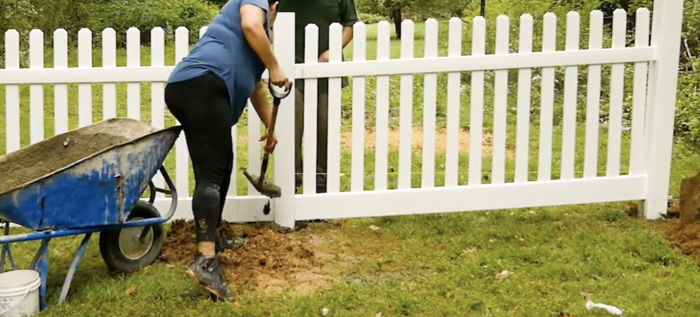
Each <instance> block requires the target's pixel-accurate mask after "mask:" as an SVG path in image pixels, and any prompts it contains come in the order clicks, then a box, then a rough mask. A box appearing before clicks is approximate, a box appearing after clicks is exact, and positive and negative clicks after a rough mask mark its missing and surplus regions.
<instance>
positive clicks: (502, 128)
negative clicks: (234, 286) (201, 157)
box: [0, 0, 683, 227]
mask: <svg viewBox="0 0 700 317" xmlns="http://www.w3.org/2000/svg"><path fill="white" fill-rule="evenodd" d="M682 6H683V1H681V0H666V1H656V3H655V6H654V13H655V14H654V15H655V17H654V20H653V27H652V28H651V29H652V32H651V41H649V29H650V23H651V20H650V12H649V10H647V9H639V10H638V11H637V14H636V34H635V41H634V42H635V44H634V47H626V33H627V30H626V24H627V23H626V22H627V20H626V19H627V14H626V12H624V11H623V10H618V11H616V12H615V13H614V18H613V20H614V22H613V30H612V47H611V48H603V30H604V27H603V15H602V13H601V12H599V11H594V12H592V13H591V14H590V26H589V29H590V33H589V34H588V39H589V40H588V42H589V45H588V49H580V48H579V42H580V36H581V35H580V34H579V33H580V32H579V28H580V18H581V17H580V16H579V14H577V13H575V12H571V13H569V14H568V15H567V16H566V49H565V50H564V51H558V50H556V46H555V44H556V38H555V36H556V34H557V32H556V30H557V17H556V16H555V15H554V14H551V13H549V14H546V15H545V16H544V17H543V21H542V22H543V25H544V26H543V30H544V31H543V34H542V38H543V43H542V51H541V52H533V49H532V48H533V21H534V19H533V17H532V16H530V15H523V16H522V17H521V18H520V21H519V24H520V25H519V32H520V33H519V40H518V51H517V52H513V51H511V43H509V37H510V28H511V27H510V23H511V21H510V20H509V18H508V17H505V16H501V17H499V18H498V19H497V22H496V31H495V34H496V41H495V54H486V40H485V38H486V34H487V32H486V26H487V24H486V21H485V20H484V19H483V18H481V17H476V18H474V19H473V21H472V22H471V28H472V52H471V55H469V56H462V40H463V39H462V32H463V31H462V30H463V21H461V20H460V19H457V18H454V19H452V20H450V21H449V37H448V40H449V42H448V44H447V46H448V48H447V51H448V53H447V55H448V56H441V57H439V56H438V22H437V21H435V20H429V21H427V22H426V23H425V54H424V57H423V58H413V53H414V36H413V32H414V25H413V23H412V22H410V21H404V30H403V32H404V33H403V37H402V41H401V58H400V59H390V36H389V34H390V27H389V24H388V23H387V22H382V23H379V25H378V31H377V59H376V60H366V52H367V45H366V43H367V41H366V28H367V26H365V25H364V24H362V23H358V24H356V25H355V26H354V39H353V56H352V61H345V62H341V32H342V28H341V26H340V25H338V24H335V25H332V26H331V29H330V62H329V63H317V56H318V54H317V51H318V48H317V46H316V43H317V40H316V39H317V36H318V28H317V27H316V26H315V25H309V26H307V27H306V36H307V40H306V43H307V47H306V52H307V53H306V63H304V64H296V65H295V64H294V55H293V54H294V53H293V52H294V38H295V34H294V30H295V28H294V15H293V14H288V13H281V14H279V16H278V17H277V21H276V23H275V24H276V25H275V36H274V38H275V42H274V51H275V54H276V56H277V58H278V61H279V63H280V65H281V66H282V68H283V69H284V71H285V72H286V73H287V75H288V77H289V78H290V79H294V78H296V79H304V80H305V82H306V87H308V88H307V90H306V91H307V92H306V98H305V113H304V116H305V118H306V122H315V120H316V119H315V118H316V107H315V105H316V98H315V97H313V96H315V90H316V88H315V82H316V79H317V78H324V77H330V78H331V79H330V84H329V85H330V91H329V118H330V119H329V121H330V122H329V130H330V131H329V135H328V140H329V141H328V144H329V147H328V162H329V163H328V164H329V165H328V193H327V194H315V193H314V192H313V189H314V188H315V184H314V182H315V174H314V173H313V171H315V165H316V162H315V157H316V155H315V152H316V148H315V146H312V145H314V144H315V143H316V140H315V139H316V137H315V135H316V134H315V126H313V125H311V124H306V130H305V133H304V140H305V141H304V144H305V146H304V150H303V151H304V157H305V160H304V170H305V171H309V172H307V173H305V175H304V180H303V182H304V186H303V187H304V192H303V193H301V194H297V195H295V193H294V161H293V157H294V146H293V140H294V119H293V118H294V98H295V96H294V92H292V94H291V95H290V97H289V98H287V99H285V100H283V102H282V106H281V109H280V113H279V119H278V126H277V128H276V131H277V133H276V134H277V137H278V141H279V143H278V146H277V149H276V151H275V154H274V156H273V157H274V171H273V173H274V182H275V183H276V184H277V185H279V186H280V187H281V188H282V191H283V195H282V197H281V198H278V199H274V200H273V202H272V212H271V213H270V214H269V215H263V213H262V212H261V210H262V208H263V206H264V205H265V204H266V203H267V202H268V200H267V198H265V197H261V196H260V195H259V194H257V193H256V192H255V190H254V189H253V188H250V187H249V188H248V195H246V196H236V192H237V188H236V187H237V185H238V182H237V181H236V180H235V179H236V177H234V181H232V184H231V189H230V191H229V199H228V203H227V205H226V208H225V214H224V217H225V219H227V220H230V221H275V222H277V223H279V224H281V225H284V226H288V227H292V226H293V225H294V222H295V221H296V220H308V219H333V218H348V217H375V216H388V215H406V214H427V213H443V212H459V211H477V210H494V209H507V208H524V207H538V206H555V205H568V204H586V203H602V202H613V201H627V200H645V204H644V210H645V215H646V217H647V218H649V219H654V218H658V217H659V216H660V214H662V213H665V209H666V198H667V195H668V187H669V175H670V162H671V147H672V130H673V118H674V106H673V105H674V104H675V93H674V92H675V91H676V80H677V75H678V74H677V64H678V48H679V41H680V32H681V19H682ZM203 31H204V29H203V30H202V31H200V35H201V34H202V33H201V32H203ZM175 33H176V34H175V38H176V40H175V60H176V61H179V60H181V59H182V58H183V57H185V56H186V55H187V53H188V49H189V43H188V30H187V29H185V28H179V29H177V31H176V32H175ZM151 34H152V46H151V66H147V67H146V66H141V61H140V57H141V55H140V54H141V52H140V50H141V47H140V46H139V43H140V42H139V31H138V30H136V29H130V30H128V31H127V39H128V43H127V50H126V51H127V66H126V67H117V66H116V60H117V58H116V57H117V54H116V52H117V50H116V46H115V38H116V32H115V31H114V30H112V29H107V30H104V32H103V33H102V54H103V56H102V61H103V62H102V63H103V65H102V67H92V60H93V56H92V49H93V45H92V34H91V32H90V31H89V30H82V31H80V32H79V35H78V67H77V68H68V62H67V61H68V53H67V52H68V45H67V42H68V41H67V38H68V36H67V33H66V32H65V31H64V30H57V31H56V32H55V33H54V55H53V58H54V67H53V68H44V60H43V59H44V51H43V48H44V46H43V43H44V39H43V34H42V33H41V32H40V31H33V32H31V33H30V38H29V44H30V50H29V68H28V69H25V68H20V49H19V47H20V46H19V43H20V39H19V34H18V33H17V32H16V31H13V30H11V31H8V32H7V33H6V34H5V45H6V52H5V54H6V69H3V70H0V85H6V86H5V111H6V116H5V120H6V139H7V140H6V147H7V152H11V151H15V150H18V149H19V148H20V133H21V131H22V130H26V129H29V130H30V142H31V143H35V142H38V141H40V140H42V139H44V138H45V135H44V115H45V109H44V101H45V100H44V96H43V93H44V90H43V87H42V85H44V84H54V85H55V86H54V119H55V123H54V126H55V133H62V132H65V131H66V130H67V129H68V122H69V116H71V115H73V116H74V115H76V114H75V113H69V103H68V100H69V98H68V97H69V96H68V88H67V84H79V88H78V98H77V100H78V101H77V104H78V108H77V117H78V123H79V126H84V125H88V124H91V123H92V122H94V121H96V120H101V119H106V118H111V117H114V116H116V115H117V104H116V100H117V89H116V86H115V83H119V82H126V83H128V84H127V101H126V105H127V116H128V117H132V118H137V119H140V118H141V107H142V105H141V96H140V93H141V92H140V88H139V83H141V82H149V83H152V84H151V85H152V87H151V104H150V113H151V122H150V123H151V124H152V125H154V126H156V127H164V126H165V122H166V120H165V118H166V110H165V106H164V102H163V85H164V84H163V82H164V81H165V80H166V79H167V78H168V75H169V74H170V72H171V71H172V69H173V67H172V66H164V65H165V60H164V55H165V54H164V52H165V45H164V36H165V34H164V32H163V30H162V29H160V28H157V29H154V30H153V31H152V33H151ZM625 63H632V64H634V67H633V71H634V75H633V83H632V86H633V89H632V94H631V95H632V104H633V106H632V113H631V128H630V129H631V130H630V133H629V134H630V139H631V141H630V142H631V149H630V158H629V159H630V160H629V173H628V174H626V175H623V174H621V171H620V170H621V168H620V161H621V151H622V150H621V148H622V141H621V140H622V135H623V134H624V132H623V126H622V117H623V94H624V93H625V92H624V84H625V82H624V79H625V76H624V75H625V65H624V64H625ZM604 64H612V67H611V68H612V71H611V76H610V82H609V83H601V68H602V67H601V65H604ZM584 65H588V66H587V67H588V70H587V72H588V80H587V84H586V87H587V91H586V94H587V101H586V103H585V105H582V104H578V100H577V96H578V95H579V82H578V69H579V66H584ZM555 67H566V71H565V84H564V90H563V104H562V105H561V107H563V113H564V114H563V124H562V125H561V127H555V126H554V125H553V111H554V107H555V102H554V101H555V98H554V94H555V92H554V91H555V90H554V85H555ZM537 68H541V78H540V81H541V98H540V101H541V102H540V105H539V106H540V123H539V151H538V158H537V166H538V168H537V179H536V180H529V179H528V173H529V170H528V165H529V164H530V162H529V160H530V155H529V154H530V151H531V149H530V148H529V146H530V144H529V142H530V141H529V140H530V130H531V124H530V107H531V91H532V81H533V76H532V73H533V69H537ZM509 69H517V72H518V77H517V82H518V84H517V91H509V85H508V70H509ZM488 71H495V81H494V84H493V86H494V103H493V132H492V147H493V153H492V158H491V159H492V164H491V165H492V169H491V171H490V175H491V182H490V184H482V178H481V177H482V174H483V173H482V172H484V171H482V158H483V155H484V154H483V153H482V144H483V142H482V140H483V137H484V133H483V132H482V131H483V129H484V99H485V96H484V95H485V89H484V86H485V84H484V83H485V73H486V72H488ZM462 72H471V85H470V88H469V96H470V106H468V109H467V106H462V105H463V103H462V100H461V98H462V92H463V90H464V89H467V88H464V87H462V85H461V81H460V79H461V76H463V75H462ZM438 73H447V74H448V75H447V85H446V90H447V98H446V109H447V110H446V128H445V134H446V144H445V149H446V150H445V164H444V174H445V180H444V186H438V187H435V179H436V172H435V171H436V150H435V148H436V115H437V110H436V109H437V93H438V89H439V88H438V84H437V82H438V81H437V80H438V76H437V74H438ZM414 74H425V75H424V83H423V87H424V91H423V96H424V99H423V102H422V107H423V122H422V128H423V140H422V155H421V157H422V162H420V163H421V175H422V176H421V186H420V188H412V186H411V185H412V184H411V173H412V169H411V166H412V164H413V162H412V154H413V149H412V147H411V144H412V139H411V138H412V131H413V130H412V125H413V118H412V112H413V107H414V106H415V105H414V100H413V90H414V83H413V79H414V77H413V75H414ZM390 75H400V95H399V96H390V90H389V88H390V77H389V76H390ZM647 75H648V76H647ZM265 76H266V75H265ZM340 76H349V77H352V79H351V80H352V110H351V112H352V114H351V116H352V117H351V121H352V126H351V130H352V132H351V154H349V157H350V161H351V163H350V164H351V167H350V170H351V171H350V186H349V187H350V190H349V191H347V192H341V190H340V189H341V185H340V184H341V177H343V176H342V175H341V156H342V152H341V95H342V92H341V88H340ZM367 76H377V77H376V90H374V91H367V90H366V89H365V80H366V78H367ZM94 83H99V84H103V88H102V93H103V98H102V113H103V117H102V118H93V117H92V114H93V106H92V103H93V100H92V90H91V89H92V86H91V84H94ZM20 84H30V85H31V86H30V102H29V117H30V118H29V121H30V124H29V127H24V126H20V124H19V122H20V121H21V120H20V116H21V114H20V110H21V109H20V88H19V86H18V85H20ZM601 84H609V85H610V98H609V99H610V101H609V123H608V126H607V135H608V142H607V150H606V151H607V162H606V167H607V169H606V174H605V176H599V175H598V173H597V169H598V154H599V153H598V150H599V145H598V144H599V140H598V139H599V133H600V131H601V130H602V129H601V128H604V126H601V125H600V123H599V110H600V107H601V104H600V94H601ZM368 94H374V95H375V96H376V105H375V108H376V113H375V114H374V115H375V116H376V126H375V127H370V126H366V125H365V121H366V118H367V116H366V115H367V114H366V111H365V106H366V104H365V97H366V95H368ZM513 95H515V96H517V111H516V112H517V114H515V117H516V121H517V124H516V128H515V130H516V144H515V159H514V160H515V176H514V181H513V182H509V181H506V179H507V177H506V163H507V161H508V159H507V155H506V153H507V152H506V140H507V130H506V128H507V120H506V118H507V114H508V109H507V107H508V100H507V99H508V98H509V97H510V96H513ZM390 98H398V99H399V112H400V116H399V119H398V121H399V122H398V124H399V133H398V138H399V146H398V185H397V188H395V189H393V188H389V187H390V186H388V174H389V172H388V171H389V170H390V166H389V160H388V157H389V155H390V150H389V147H388V141H389V120H390V117H389V108H390ZM577 108H578V109H581V108H582V109H583V111H585V118H586V119H585V145H584V147H585V149H584V153H585V155H584V156H585V157H584V158H583V160H584V164H583V174H582V177H576V173H575V161H576V159H577V157H576V131H577V122H576V114H577ZM462 111H469V151H468V153H469V156H468V175H469V176H468V181H466V184H461V183H460V182H459V180H458V175H459V174H460V173H463V172H465V169H467V168H465V167H464V166H461V165H462V164H461V163H460V162H459V156H460V154H462V155H464V154H465V153H460V152H462V151H460V148H459V146H460V144H459V143H460V139H459V137H460V130H461V128H460V121H459V120H460V112H462ZM370 115H371V114H370ZM559 128H561V130H562V140H563V141H562V143H563V146H562V150H561V171H560V172H561V177H560V178H559V179H552V157H553V138H552V135H553V132H554V130H556V129H559ZM371 129H373V130H374V131H375V134H376V145H375V149H374V151H373V152H374V157H375V161H374V168H373V170H374V172H373V173H374V186H373V190H365V179H366V171H365V158H366V155H365V154H366V153H365V149H366V146H365V143H364V141H365V137H366V135H365V132H366V130H371ZM232 132H233V137H234V140H237V135H238V127H236V128H235V129H233V131H232ZM247 136H248V141H247V143H248V153H247V154H248V161H249V163H248V164H249V166H248V167H249V168H250V169H252V170H254V171H255V170H257V169H259V166H260V165H259V164H260V163H259V160H260V154H261V151H260V144H259V143H258V142H257V140H258V138H259V136H260V121H259V120H257V117H256V116H255V115H252V116H250V117H249V118H248V126H247ZM175 153H176V154H175V157H176V159H175V161H176V163H175V169H174V173H175V175H176V185H177V188H178V190H179V192H180V194H181V196H182V197H183V198H181V200H180V204H179V208H178V211H177V214H176V218H191V217H192V216H191V204H190V201H191V198H187V197H186V196H189V195H188V193H189V188H190V182H189V177H190V173H189V162H188V155H187V149H186V145H185V143H184V138H183V137H181V138H180V139H179V140H178V142H177V144H176V146H175ZM437 167H439V168H440V169H442V167H441V166H437ZM238 168H239V166H235V167H234V173H237V174H240V173H239V172H238ZM487 172H489V171H487ZM555 172H556V171H555ZM237 178H238V179H239V180H240V176H239V177H237ZM157 181H158V182H159V183H162V180H161V179H158V180H157ZM157 204H158V207H160V208H164V207H165V206H167V205H163V204H167V199H166V198H163V197H161V198H159V199H158V200H157Z"/></svg>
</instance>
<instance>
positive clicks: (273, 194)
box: [243, 81, 292, 198]
mask: <svg viewBox="0 0 700 317" xmlns="http://www.w3.org/2000/svg"><path fill="white" fill-rule="evenodd" d="M267 88H268V89H270V94H271V95H272V98H273V100H272V120H271V121H272V122H270V126H269V127H268V128H267V140H266V141H267V144H266V146H265V147H268V146H270V145H271V142H272V135H273V134H274V133H275V122H276V121H277V112H278V110H279V107H280V102H281V101H282V99H284V98H286V97H287V96H289V93H290V92H291V91H292V85H291V83H290V85H289V88H287V90H286V91H284V92H278V91H276V90H275V89H274V88H273V87H272V83H270V82H269V81H268V83H267ZM269 160H270V152H268V151H267V150H265V155H264V156H263V159H262V166H261V167H260V176H257V175H251V174H249V173H248V171H247V170H245V169H243V175H244V176H245V178H247V179H248V181H249V182H250V184H252V185H253V187H255V189H256V190H257V191H258V192H259V193H260V194H262V195H264V196H267V197H270V198H278V197H280V196H282V189H280V188H279V187H278V186H276V185H275V184H274V183H272V182H271V181H269V180H267V179H266V178H265V174H266V173H267V164H268V161H269Z"/></svg>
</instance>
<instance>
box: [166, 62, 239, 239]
mask: <svg viewBox="0 0 700 317" xmlns="http://www.w3.org/2000/svg"><path fill="white" fill-rule="evenodd" d="M229 100H230V99H229V95H228V90H227V89H226V85H224V83H223V82H222V81H221V80H220V79H219V78H218V77H216V76H215V75H213V74H211V73H209V74H206V75H203V76H201V77H197V78H194V79H190V80H187V81H182V82H176V83H170V84H168V85H167V86H166V87H165V103H166V104H167V106H168V109H170V112H171V113H172V114H173V116H175V118H177V120H178V121H180V124H181V125H182V127H183V130H184V132H185V139H186V141H187V149H188V150H189V152H190V158H191V159H192V167H193V169H194V179H195V187H194V193H193V195H192V213H193V214H194V219H195V228H196V236H197V242H202V241H212V242H215V241H217V240H216V239H217V229H218V228H219V226H220V224H221V215H222V212H223V208H224V203H225V201H226V193H227V192H228V186H229V183H230V181H231V169H232V168H233V145H232V140H231V127H232V126H233V116H232V111H231V106H230V101H229Z"/></svg>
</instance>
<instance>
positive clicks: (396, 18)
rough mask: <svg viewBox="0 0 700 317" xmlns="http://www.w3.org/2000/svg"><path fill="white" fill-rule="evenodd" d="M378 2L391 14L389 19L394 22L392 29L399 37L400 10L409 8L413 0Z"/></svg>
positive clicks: (384, 0) (383, 0) (380, 0)
mask: <svg viewBox="0 0 700 317" xmlns="http://www.w3.org/2000/svg"><path fill="white" fill-rule="evenodd" d="M378 2H379V3H378V5H379V7H380V8H384V10H386V12H387V13H389V16H391V20H392V21H393V22H394V29H395V30H396V37H397V38H399V39H401V22H402V20H403V18H402V16H403V14H402V11H403V10H406V9H408V8H410V7H411V6H412V5H413V2H414V0H379V1H378Z"/></svg>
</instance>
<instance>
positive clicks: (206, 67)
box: [168, 0, 269, 124]
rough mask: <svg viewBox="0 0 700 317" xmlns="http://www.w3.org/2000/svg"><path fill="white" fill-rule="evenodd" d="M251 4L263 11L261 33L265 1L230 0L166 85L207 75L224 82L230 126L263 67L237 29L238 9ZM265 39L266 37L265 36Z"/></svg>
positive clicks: (236, 120)
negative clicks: (231, 116)
mask: <svg viewBox="0 0 700 317" xmlns="http://www.w3.org/2000/svg"><path fill="white" fill-rule="evenodd" d="M245 4H252V5H255V6H257V7H260V8H261V9H263V10H264V11H265V20H266V22H265V32H266V33H267V29H268V24H269V14H268V12H269V5H268V2H267V0H230V1H229V2H228V3H226V4H225V5H224V6H223V7H222V8H221V12H220V13H219V14H217V15H216V17H215V18H214V20H212V22H211V24H210V25H209V28H208V29H207V31H206V33H204V35H203V36H202V37H201V38H200V39H199V42H198V43H197V45H196V46H195V47H194V49H192V52H190V54H189V55H188V56H187V57H185V58H184V59H183V60H182V61H181V62H180V63H178V64H177V65H176V66H175V69H174V70H173V72H172V73H171V74H170V78H169V79H168V83H176V82H181V81H185V80H189V79H193V78H197V77H199V76H202V75H205V74H207V73H213V74H214V75H216V76H217V77H219V79H221V80H222V81H224V83H225V84H226V87H227V88H228V93H229V98H231V108H232V110H233V116H234V118H233V120H234V124H235V123H236V122H238V119H239V118H240V116H241V114H242V113H243V110H244V109H245V106H246V103H247V102H248V98H250V95H251V93H252V92H253V89H255V83H257V82H258V81H260V79H261V76H262V73H263V71H265V66H264V65H263V63H262V61H261V60H260V58H259V57H258V55H257V54H256V53H255V51H254V50H253V48H252V47H250V45H249V44H248V42H247V41H246V39H245V36H244V35H243V28H242V27H241V14H240V8H241V6H243V5H245ZM268 38H269V34H268Z"/></svg>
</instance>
